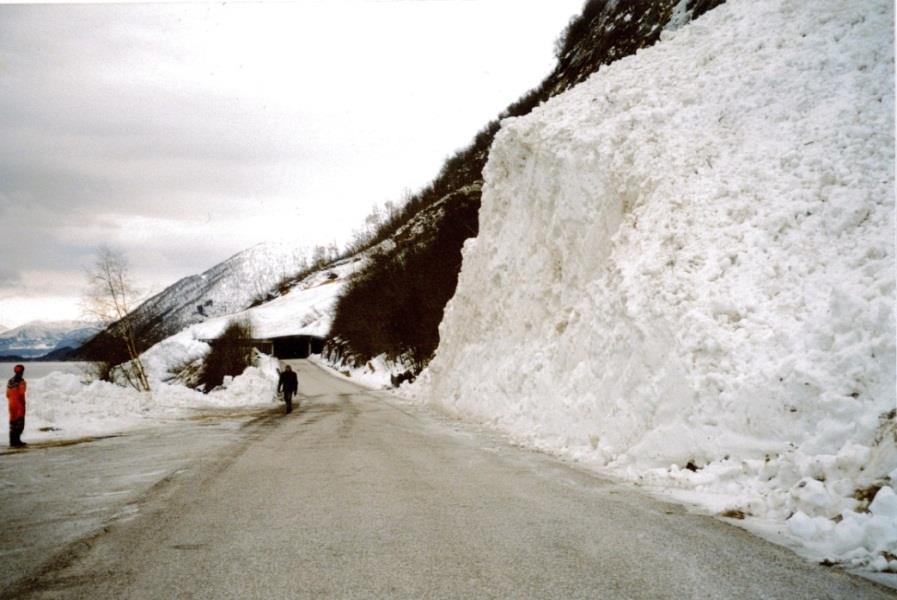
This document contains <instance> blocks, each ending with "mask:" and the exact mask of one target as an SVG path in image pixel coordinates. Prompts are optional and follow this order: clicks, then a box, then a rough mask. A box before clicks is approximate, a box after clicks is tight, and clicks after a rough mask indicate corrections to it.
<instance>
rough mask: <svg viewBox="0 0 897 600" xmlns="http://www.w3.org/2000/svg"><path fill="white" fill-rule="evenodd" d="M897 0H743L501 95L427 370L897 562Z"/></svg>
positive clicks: (572, 436)
mask: <svg viewBox="0 0 897 600" xmlns="http://www.w3.org/2000/svg"><path fill="white" fill-rule="evenodd" d="M893 22H894V13H893V5H892V3H891V2H890V1H889V0H862V1H857V2H842V1H840V0H820V1H819V2H812V3H811V2H802V1H797V0H731V1H730V2H728V3H726V4H725V5H723V6H721V7H718V8H716V9H714V10H713V11H711V12H709V13H708V14H706V15H705V16H704V17H703V18H701V19H700V20H698V21H695V22H693V23H691V24H689V25H686V26H684V27H682V28H681V29H678V30H676V31H669V32H666V33H665V34H664V38H663V41H662V42H661V43H660V44H658V45H657V46H654V47H652V48H649V49H645V50H643V51H640V52H639V53H638V54H637V55H635V56H633V57H628V58H624V59H622V60H620V61H618V62H616V63H614V64H612V65H610V66H608V67H605V68H604V69H603V70H601V71H600V72H599V73H598V74H596V75H594V76H592V77H591V78H590V79H589V80H587V81H586V82H585V83H583V84H581V85H579V86H577V87H575V88H573V89H571V90H570V91H568V92H566V93H564V94H562V95H561V96H558V97H556V98H555V99H553V100H551V101H549V102H547V103H546V104H544V105H543V106H542V107H540V108H538V109H536V110H534V111H533V113H531V114H530V115H528V116H526V117H522V118H517V119H508V120H506V121H505V122H504V123H503V126H502V130H501V131H500V133H499V134H498V136H497V139H496V142H495V144H494V146H493V148H492V151H491V154H490V158H489V162H488V165H487V167H486V171H485V187H484V190H483V204H482V209H481V213H480V235H479V237H478V238H477V239H476V240H471V241H469V242H468V243H467V244H466V246H465V249H464V264H463V268H462V272H461V276H460V280H459V283H458V288H457V291H456V294H455V296H454V298H453V299H452V301H451V302H450V303H449V305H448V307H447V309H446V314H445V318H444V320H443V322H442V325H441V327H440V340H441V341H440V345H439V349H438V351H437V354H436V356H435V358H434V360H433V362H432V363H431V365H430V367H429V369H428V370H427V371H425V373H424V376H423V377H422V378H421V380H419V383H417V384H415V386H414V389H413V390H412V393H413V394H415V395H417V396H418V397H420V398H421V399H423V400H424V401H426V402H429V403H432V404H437V405H440V406H442V407H444V408H445V409H446V410H448V411H449V412H452V413H454V414H456V415H460V416H463V417H465V418H470V419H475V420H478V421H481V422H487V423H491V424H493V425H494V426H496V427H498V428H500V429H503V430H504V431H506V432H508V433H510V434H511V435H513V436H514V437H516V438H517V439H519V440H521V441H524V442H526V443H529V444H532V445H534V446H537V447H540V448H544V449H547V450H550V451H555V452H559V453H562V454H565V455H567V456H572V457H576V458H579V459H581V460H584V461H587V462H589V463H591V464H593V465H595V466H596V467H599V468H604V469H606V470H608V471H609V472H612V473H614V474H616V475H618V476H622V477H625V478H628V479H631V480H634V481H639V482H642V483H644V484H646V485H653V486H657V487H658V488H664V489H672V488H679V489H681V490H683V494H685V492H688V494H689V495H688V497H689V498H690V499H692V500H695V501H697V502H700V503H703V504H704V505H705V506H707V507H709V508H711V509H713V510H718V511H720V512H723V511H725V510H728V511H729V512H728V514H731V515H739V516H740V515H741V514H744V515H747V516H748V517H749V518H750V517H758V518H760V519H765V520H766V522H771V523H773V524H775V523H780V524H782V525H781V526H780V527H779V530H780V533H782V534H783V535H791V536H793V539H795V540H799V541H801V542H802V543H803V544H804V550H805V551H807V552H808V553H810V555H811V556H814V557H816V558H818V559H820V560H821V559H823V558H825V559H829V560H833V561H841V562H843V563H845V564H848V565H861V566H866V567H871V568H873V569H877V570H888V569H890V570H893V571H895V572H897V496H895V494H894V492H893V487H894V485H895V483H894V482H895V479H897V426H895V418H894V409H895V346H894V333H895V324H894V274H895V263H894V220H893V219H894V138H893V130H894V120H893V114H894V76H893V73H894V48H893ZM683 497H685V495H683ZM873 498H874V501H873V502H871V505H870V501H872V500H873ZM786 520H787V526H786V525H785V522H786Z"/></svg>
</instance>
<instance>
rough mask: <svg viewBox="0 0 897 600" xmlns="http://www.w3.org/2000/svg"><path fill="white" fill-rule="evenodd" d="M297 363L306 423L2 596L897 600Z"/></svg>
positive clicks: (260, 431) (254, 440) (219, 452)
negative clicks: (885, 599)
mask: <svg viewBox="0 0 897 600" xmlns="http://www.w3.org/2000/svg"><path fill="white" fill-rule="evenodd" d="M293 364H294V368H296V369H297V370H298V372H299V381H300V392H301V393H302V395H303V397H301V405H300V407H299V409H298V410H296V411H294V412H293V413H292V414H291V415H289V416H282V415H279V414H278V415H276V416H275V415H271V416H266V417H263V418H261V419H259V420H257V421H256V422H255V423H254V425H252V426H251V427H249V428H245V432H244V433H243V434H242V435H241V436H240V437H239V439H236V438H231V439H229V441H227V442H226V443H225V442H222V443H220V444H218V445H216V446H215V449H214V452H212V451H205V452H204V453H203V458H202V460H201V461H199V463H191V464H192V465H193V466H192V467H191V468H184V469H181V470H180V471H178V472H177V473H176V475H173V476H171V477H167V478H166V479H165V483H164V485H156V486H153V487H152V488H151V489H149V490H146V491H145V493H144V494H143V496H142V497H141V498H140V499H139V501H135V502H132V503H131V504H129V506H132V511H131V513H130V514H129V515H128V516H127V518H118V519H115V520H113V521H112V522H111V523H110V524H108V525H107V526H106V527H105V530H102V531H101V532H99V533H98V534H96V535H94V536H92V537H91V538H89V539H87V540H84V541H81V542H79V543H76V544H70V545H68V546H67V547H65V548H63V549H61V550H60V551H59V552H58V553H57V554H56V555H55V556H54V557H53V559H52V560H51V561H50V562H49V564H47V565H45V566H44V567H42V568H41V569H39V570H38V571H37V572H36V573H34V574H33V575H32V576H30V577H28V578H26V579H24V580H19V581H18V582H17V583H16V585H15V586H13V587H12V588H8V589H7V591H6V593H5V595H7V596H9V597H24V598H240V599H245V598H312V597H313V598H606V599H613V598H721V599H722V598H725V599H737V598H751V599H754V598H783V599H789V600H793V599H800V598H820V599H821V598H851V599H860V598H893V597H894V591H893V590H889V589H886V588H882V587H879V586H877V585H876V584H873V583H871V582H869V581H866V580H864V579H860V578H857V577H854V576H851V575H849V574H846V573H844V572H841V571H839V570H837V569H827V568H824V567H820V566H817V565H813V564H810V563H807V562H805V561H804V560H802V559H800V558H798V557H797V556H795V555H793V554H792V553H791V552H790V551H788V550H786V549H784V548H780V547H778V546H774V545H772V544H770V543H767V542H765V541H763V540H760V539H758V538H756V537H754V536H752V535H750V534H748V533H746V532H744V531H742V530H740V529H738V528H735V527H732V526H730V525H728V524H726V523H723V522H721V521H718V520H715V519H712V518H708V517H703V516H699V515H694V514H690V513H688V512H687V511H685V510H684V509H682V508H681V507H678V506H675V505H670V504H665V503H662V502H658V501H656V500H653V499H651V498H648V497H646V496H644V495H642V494H639V493H638V492H637V491H634V490H631V489H629V488H626V487H624V486H620V485H615V484H613V483H610V482H607V481H604V480H602V479H599V478H597V477H595V476H594V475H592V474H590V473H588V472H585V471H583V470H580V469H578V468H575V467H573V466H570V465H567V464H565V463H562V462H560V461H557V460H555V459H552V458H550V457H547V456H544V455H541V454H538V453H534V452H529V451H526V450H522V449H519V448H515V447H512V446H509V445H507V444H506V443H504V442H502V441H501V440H500V439H499V438H497V437H495V436H491V435H489V434H487V433H484V432H479V431H476V430H474V429H472V428H469V427H463V426H460V425H456V424H453V423H452V422H451V421H449V420H443V419H440V418H438V417H437V416H434V415H432V414H429V413H427V412H425V411H420V410H415V409H411V408H405V407H403V406H402V405H401V404H398V403H395V402H390V401H388V399H387V398H385V397H384V393H382V392H372V391H370V390H365V389H363V388H360V387H358V386H356V385H354V384H352V383H350V382H348V381H344V380H341V379H337V378H335V377H333V376H331V375H330V374H328V373H326V372H325V371H323V370H322V369H320V368H318V367H316V366H314V365H312V364H310V363H306V362H302V361H299V362H294V363H293ZM222 435H223V434H222ZM234 435H235V434H234ZM57 451H59V452H63V449H59V450H56V449H53V450H45V451H43V452H45V453H51V452H57ZM4 535H5V534H4Z"/></svg>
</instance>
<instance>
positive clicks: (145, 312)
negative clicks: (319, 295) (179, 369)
mask: <svg viewBox="0 0 897 600" xmlns="http://www.w3.org/2000/svg"><path fill="white" fill-rule="evenodd" d="M306 259H307V257H306V252H305V250H303V249H302V248H301V247H299V246H296V245H293V244H288V243H273V242H272V243H264V244H257V245H255V246H253V247H251V248H248V249H247V250H243V251H242V252H239V253H237V254H235V255H234V256H232V257H230V258H228V259H227V260H225V261H223V262H221V263H218V264H217V265H215V266H214V267H212V268H210V269H208V270H207V271H205V272H204V273H202V274H200V275H191V276H190V277H184V278H183V279H181V280H179V281H177V282H175V283H174V284H172V285H170V286H168V287H167V288H166V289H165V290H163V291H162V292H160V293H158V294H156V295H155V296H153V297H152V298H149V299H148V300H146V301H145V302H143V303H142V304H140V306H138V307H137V308H136V309H134V310H133V311H132V313H131V317H132V319H133V320H134V324H135V330H136V332H137V337H138V338H139V339H140V340H141V342H142V344H143V345H144V346H145V347H149V346H151V345H153V344H155V343H157V342H159V341H161V340H163V339H165V338H166V337H168V336H170V335H173V334H175V333H177V332H179V331H181V330H182V329H184V328H185V327H189V326H190V325H193V324H196V323H202V322H203V321H206V320H208V319H213V318H216V317H221V316H225V315H230V314H233V313H236V312H239V311H242V310H244V309H246V308H248V307H249V306H250V305H251V304H252V303H253V301H254V300H256V299H257V298H261V297H263V296H265V295H266V294H267V293H268V292H269V291H270V290H271V288H272V287H274V286H275V285H277V284H278V283H279V282H280V281H283V280H284V279H285V278H287V277H288V276H290V275H293V274H295V273H296V272H297V271H299V270H301V268H302V265H304V264H305V261H306ZM95 348H103V340H102V339H101V338H100V336H98V339H96V340H91V341H90V342H88V343H87V344H85V345H84V346H83V347H82V348H81V349H80V350H79V354H80V355H81V356H82V357H86V358H90V357H92V356H93V354H94V353H95V352H96V350H95ZM102 352H103V351H102V350H101V351H100V355H101V356H102Z"/></svg>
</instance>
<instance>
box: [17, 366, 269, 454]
mask: <svg viewBox="0 0 897 600" xmlns="http://www.w3.org/2000/svg"><path fill="white" fill-rule="evenodd" d="M278 364H279V363H278V361H277V360H276V359H274V358H271V357H269V356H265V355H258V356H257V364H256V366H252V367H248V368H247V369H246V370H245V371H244V372H243V374H242V375H239V376H237V377H234V378H229V379H227V380H225V385H224V386H223V387H222V388H221V389H216V390H213V391H211V392H210V393H208V394H203V393H202V392H199V391H196V390H192V389H190V388H188V387H185V386H183V385H178V384H173V385H172V384H168V383H165V382H163V381H160V380H159V379H158V378H152V379H151V389H152V391H151V392H148V393H144V392H138V391H137V390H135V389H134V388H131V387H126V386H121V385H116V384H113V383H109V382H106V381H88V380H87V379H86V378H85V376H83V375H77V374H72V373H62V372H53V373H50V374H49V375H45V376H44V377H38V378H29V377H28V376H27V375H28V374H27V372H26V380H27V381H28V413H27V416H26V418H25V423H26V428H25V434H24V435H23V436H22V437H23V440H24V441H26V442H37V441H43V440H52V439H75V438H80V437H87V436H101V435H107V434H111V433H118V432H122V431H128V430H132V429H137V428H141V427H149V426H153V425H158V424H159V423H160V422H163V421H165V420H168V419H179V418H183V417H185V416H190V415H194V414H196V411H197V410H203V409H219V408H252V407H265V406H271V405H274V403H276V390H277V377H278V374H277V368H278ZM4 427H5V429H4V431H3V435H4V437H5V436H6V435H7V433H8V424H7V423H6V420H5V419H4Z"/></svg>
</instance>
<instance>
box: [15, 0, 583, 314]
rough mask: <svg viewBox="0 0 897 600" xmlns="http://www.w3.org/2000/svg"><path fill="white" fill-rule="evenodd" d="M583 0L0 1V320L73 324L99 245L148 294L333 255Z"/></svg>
mask: <svg viewBox="0 0 897 600" xmlns="http://www.w3.org/2000/svg"><path fill="white" fill-rule="evenodd" d="M582 1H583V0H538V1H536V0H533V1H531V2H521V1H520V0H458V1H453V0H440V1H432V0H431V1H425V0H405V1H394V2H388V1H370V2H339V1H334V0H326V1H320V2H296V3H236V4H234V3H226V4H225V3H215V4H152V5H149V4H148V5H144V4H127V5H112V4H103V5H71V4H70V5H24V6H22V5H2V6H0V140H2V143H0V220H2V227H3V235H2V236H0V255H2V258H3V260H2V263H0V285H2V287H0V324H3V325H6V326H16V325H19V324H21V323H23V322H26V321H29V320H32V319H38V318H41V319H47V320H55V319H61V318H76V317H78V315H79V309H78V298H79V297H80V295H81V292H82V290H83V288H84V273H83V269H84V267H86V266H87V265H89V264H90V263H91V261H92V258H93V255H94V253H95V250H96V247H97V246H98V245H99V244H101V243H107V244H108V245H110V246H112V247H113V248H118V249H120V250H122V251H123V252H124V253H125V254H126V256H127V257H128V258H129V260H130V262H131V265H132V272H133V274H134V276H135V278H136V279H137V281H138V283H139V284H140V285H142V286H143V287H144V288H145V289H148V290H153V291H159V290H161V289H162V288H163V287H165V286H167V285H169V284H171V283H173V282H174V281H176V280H177V279H178V278H180V277H183V276H186V275H190V274H193V273H199V272H202V271H204V270H205V269H207V268H209V267H211V266H213V265H214V264H216V263H218V262H220V261H221V260H223V259H225V258H227V257H228V256H230V255H232V254H234V253H236V252H238V251H240V250H243V249H245V248H247V247H249V246H251V245H253V244H256V243H258V242H262V241H266V240H281V239H284V238H290V239H294V240H297V241H300V242H307V243H308V244H309V245H312V244H318V243H324V244H326V243H329V242H332V241H335V242H336V243H337V244H339V245H340V246H342V244H344V243H345V242H346V241H347V240H348V239H349V237H350V236H351V233H352V230H353V229H356V228H358V227H359V226H360V225H361V223H362V221H363V218H364V216H365V215H366V214H367V213H368V211H369V210H370V208H371V207H372V206H373V205H374V204H382V203H383V202H384V201H386V200H393V201H397V200H399V199H400V198H401V197H402V195H403V192H404V191H405V190H409V189H410V190H415V189H417V188H419V187H420V186H422V185H423V184H425V183H427V182H428V181H429V180H430V179H432V177H433V176H434V175H435V173H436V172H437V171H438V169H439V167H440V165H441V164H442V161H443V159H444V158H445V157H446V156H447V155H449V154H451V153H452V152H453V151H454V150H456V149H458V148H459V147H461V146H463V145H465V144H466V143H467V142H468V141H470V139H471V138H472V136H473V134H475V133H476V131H477V130H478V129H479V128H480V127H482V126H483V125H485V124H486V122H487V121H488V120H489V119H491V118H493V117H495V116H496V115H497V114H498V112H499V111H501V110H502V109H503V108H504V107H505V106H507V105H508V104H509V103H510V102H511V101H513V100H515V99H516V98H517V97H519V96H520V95H522V94H523V93H524V92H525V91H527V90H528V89H530V88H532V87H534V86H535V85H537V84H538V83H539V81H540V80H541V79H542V78H543V77H544V76H545V75H547V74H548V72H549V71H550V70H551V68H552V67H553V64H554V58H553V55H552V50H553V43H554V40H555V39H556V38H557V37H558V35H559V33H560V32H561V30H562V29H563V28H564V26H565V25H566V23H567V22H568V21H569V19H570V18H571V16H573V15H574V14H575V13H577V12H578V11H579V9H580V7H581V4H582Z"/></svg>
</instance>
